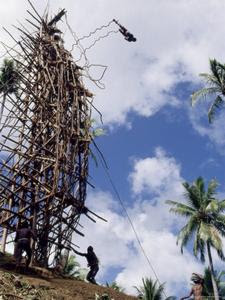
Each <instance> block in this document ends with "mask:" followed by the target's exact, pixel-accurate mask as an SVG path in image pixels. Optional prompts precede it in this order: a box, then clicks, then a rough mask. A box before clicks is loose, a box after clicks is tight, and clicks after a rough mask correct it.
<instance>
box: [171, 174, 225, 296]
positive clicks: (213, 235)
mask: <svg viewBox="0 0 225 300" xmlns="http://www.w3.org/2000/svg"><path fill="white" fill-rule="evenodd" d="M183 186H184V188H185V190H186V194H185V197H186V202H187V204H184V203H180V202H176V201H171V200H168V201H166V203H168V204H169V205H170V206H172V207H171V208H170V211H171V212H173V213H175V214H178V215H180V216H183V217H186V218H187V219H188V220H187V223H186V225H185V226H184V227H183V228H182V229H181V230H180V232H179V234H178V239H177V242H178V243H179V242H180V244H181V252H182V253H183V248H184V247H185V246H186V245H187V243H188V242H189V241H193V243H194V245H193V253H194V255H195V256H198V255H199V256H200V259H201V261H203V262H204V261H205V252H206V251H207V255H208V259H209V269H210V272H211V278H212V284H213V291H214V297H215V300H218V299H219V296H218V288H217V285H216V280H215V273H214V268H213V261H212V254H211V248H214V249H215V250H216V252H217V254H218V256H219V257H220V258H221V259H222V260H224V254H223V247H222V240H221V236H225V216H224V215H223V212H224V210H225V200H222V201H219V200H217V199H216V198H215V194H216V189H217V187H218V183H217V181H215V180H211V181H210V182H209V184H208V188H207V190H206V189H205V184H204V180H203V178H202V177H198V178H197V179H196V181H195V182H194V183H193V184H191V185H190V184H189V183H187V182H185V183H183Z"/></svg>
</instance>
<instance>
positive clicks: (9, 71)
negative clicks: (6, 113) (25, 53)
mask: <svg viewBox="0 0 225 300" xmlns="http://www.w3.org/2000/svg"><path fill="white" fill-rule="evenodd" d="M18 78H19V76H18V72H17V68H16V66H15V62H14V60H12V59H7V58H5V59H4V61H3V64H2V66H1V68H0V93H2V94H3V100H2V104H1V111H0V121H1V118H2V114H3V110H4V106H5V101H6V97H7V95H9V94H15V95H16V96H17V92H18Z"/></svg>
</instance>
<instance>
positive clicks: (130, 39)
mask: <svg viewBox="0 0 225 300" xmlns="http://www.w3.org/2000/svg"><path fill="white" fill-rule="evenodd" d="M113 22H115V23H116V24H117V25H118V26H119V32H120V33H122V35H123V36H124V38H125V40H126V41H128V42H136V41H137V39H136V37H134V36H133V34H132V33H130V32H129V31H128V30H127V29H126V28H125V27H124V26H122V25H121V24H120V23H119V22H118V21H116V20H115V19H113Z"/></svg>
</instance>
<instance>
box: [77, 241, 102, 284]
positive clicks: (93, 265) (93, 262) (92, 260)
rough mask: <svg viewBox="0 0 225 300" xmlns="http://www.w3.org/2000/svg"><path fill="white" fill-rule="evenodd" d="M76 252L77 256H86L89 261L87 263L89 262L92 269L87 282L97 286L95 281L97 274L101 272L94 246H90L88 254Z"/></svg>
mask: <svg viewBox="0 0 225 300" xmlns="http://www.w3.org/2000/svg"><path fill="white" fill-rule="evenodd" d="M74 252H75V253H76V254H77V255H80V256H85V257H86V259H87V262H88V267H90V271H89V272H88V274H87V280H88V281H89V282H91V283H93V284H97V283H96V281H95V276H96V274H97V273H98V270H99V266H98V265H99V260H98V258H97V256H96V254H95V253H94V249H93V247H92V246H89V247H88V248H87V253H81V252H78V251H76V250H74Z"/></svg>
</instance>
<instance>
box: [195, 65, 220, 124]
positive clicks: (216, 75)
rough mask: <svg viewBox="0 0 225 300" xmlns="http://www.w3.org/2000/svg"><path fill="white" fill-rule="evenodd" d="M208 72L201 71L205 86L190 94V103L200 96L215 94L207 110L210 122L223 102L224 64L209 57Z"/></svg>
mask: <svg viewBox="0 0 225 300" xmlns="http://www.w3.org/2000/svg"><path fill="white" fill-rule="evenodd" d="M209 63H210V71H211V72H210V74H207V73H202V74H200V76H201V77H203V79H204V80H205V81H206V84H207V87H205V88H202V89H200V90H199V91H197V92H195V93H193V94H192V96H191V102H192V105H194V104H195V103H196V102H197V100H199V99H201V98H206V97H207V96H210V95H215V99H214V100H213V102H212V104H211V106H210V108H209V111H208V118H209V122H210V123H211V122H212V121H213V119H214V117H215V113H216V111H217V110H220V109H221V108H222V106H223V105H224V104H225V98H224V97H225V64H221V63H220V62H218V61H217V60H216V59H210V60H209Z"/></svg>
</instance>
